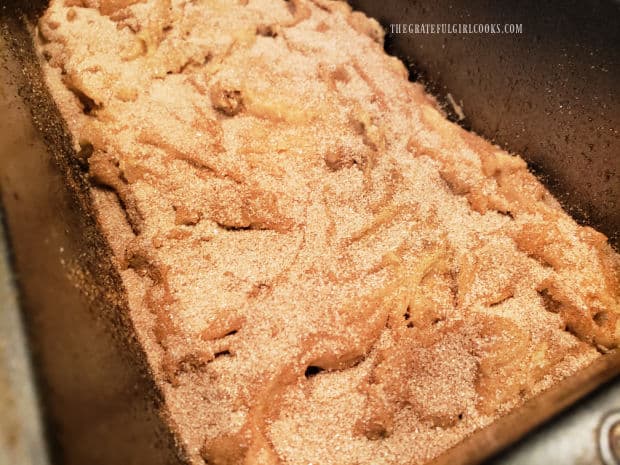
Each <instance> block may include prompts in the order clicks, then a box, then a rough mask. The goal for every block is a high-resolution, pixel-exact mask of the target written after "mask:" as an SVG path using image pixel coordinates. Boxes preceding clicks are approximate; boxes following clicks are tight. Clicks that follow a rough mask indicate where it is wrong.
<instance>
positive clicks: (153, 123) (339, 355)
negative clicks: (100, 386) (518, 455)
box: [38, 0, 620, 465]
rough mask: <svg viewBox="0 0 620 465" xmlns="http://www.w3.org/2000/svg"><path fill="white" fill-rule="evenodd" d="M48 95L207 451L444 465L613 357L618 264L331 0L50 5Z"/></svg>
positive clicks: (146, 332)
mask: <svg viewBox="0 0 620 465" xmlns="http://www.w3.org/2000/svg"><path fill="white" fill-rule="evenodd" d="M38 38H39V47H40V52H41V56H42V59H43V60H44V66H45V69H46V73H47V79H48V81H49V86H50V89H51V91H52V94H53V96H54V98H55V99H56V101H57V102H58V105H59V108H60V110H61V112H62V114H63V116H64V118H65V120H66V121H67V124H68V127H69V130H70V132H71V134H72V135H73V138H74V142H75V147H76V156H77V157H78V158H79V163H81V164H82V165H83V166H84V169H85V170H87V171H88V178H89V179H90V181H91V183H92V189H91V191H92V198H93V202H94V204H95V206H96V208H97V211H98V216H99V220H100V222H101V224H102V227H103V228H104V231H105V233H106V235H107V237H108V239H109V241H110V243H111V246H112V247H113V250H114V252H115V260H116V264H117V266H118V269H119V270H120V273H121V276H122V278H123V282H124V284H125V287H126V289H127V292H128V298H129V302H130V304H131V305H130V312H131V318H132V320H133V321H134V323H135V326H136V330H137V332H138V336H139V338H140V341H141V343H142V345H143V346H144V348H145V352H146V354H147V357H148V360H149V363H150V365H151V367H152V369H153V372H154V374H155V377H156V381H157V384H158V385H159V387H160V388H161V390H162V392H163V393H164V397H165V409H166V411H167V413H168V418H169V419H170V423H171V426H172V427H173V429H174V431H175V432H176V435H177V437H178V439H179V443H180V444H182V446H183V447H184V448H185V450H186V452H187V454H188V456H189V458H190V460H191V462H192V463H196V464H201V463H205V462H206V463H208V464H213V465H250V464H256V465H275V464H282V465H284V464H286V465H302V464H309V463H313V464H322V465H361V464H370V463H372V464H377V465H382V464H385V465H388V464H389V465H402V464H406V463H411V464H413V463H416V464H421V463H424V462H426V461H428V460H430V459H432V458H434V457H436V456H437V455H439V454H440V453H441V452H443V451H445V450H446V449H448V448H450V447H451V446H453V445H454V444H456V443H458V442H459V441H460V440H462V439H463V438H464V437H466V436H467V435H468V434H470V433H471V432H473V431H474V430H476V429H478V428H481V427H484V426H486V425H488V424H490V423H491V422H493V421H494V420H495V419H496V418H498V417H499V416H501V415H502V414H505V413H506V412H508V411H510V410H511V409H514V408H518V407H519V405H521V404H522V403H523V402H524V401H525V400H527V399H529V398H531V397H532V396H535V395H536V394H538V393H540V392H542V391H543V390H545V389H547V388H549V387H550V386H552V385H553V384H555V383H557V382H558V381H559V380H561V379H563V378H565V377H567V376H570V375H571V374H573V373H574V372H576V371H578V370H579V369H581V368H583V367H585V366H586V365H588V364H589V363H591V362H592V361H593V360H594V359H596V358H597V357H599V356H600V353H601V352H604V351H606V350H608V349H610V348H613V347H615V346H616V345H617V343H618V340H619V336H620V332H619V328H620V326H619V324H618V311H619V310H618V308H619V307H618V263H619V261H618V255H616V254H615V253H614V252H613V251H612V249H611V248H610V247H609V245H608V244H607V241H606V238H605V237H604V236H603V235H601V234H599V233H597V232H596V231H594V230H592V229H591V228H588V227H581V226H579V225H577V224H576V223H575V222H574V221H573V220H572V219H571V218H570V217H569V216H568V215H567V214H566V213H565V212H564V211H563V210H562V209H561V207H560V206H559V204H558V202H557V201H556V200H555V199H554V198H553V197H552V196H551V195H550V194H549V193H548V192H547V191H546V190H545V188H544V187H543V186H542V185H541V184H540V183H539V182H538V181H537V180H536V179H535V178H534V176H532V175H531V174H530V173H529V172H528V170H527V166H526V164H525V163H524V162H523V160H522V159H521V158H519V157H518V156H511V155H509V154H507V153H506V152H504V151H503V150H501V149H500V148H498V147H496V146H494V145H492V144H490V143H488V142H486V141H485V140H483V139H481V138H480V137H478V136H477V135H475V134H472V133H469V132H466V131H464V130H463V129H461V128H460V127H458V126H456V125H454V124H452V123H450V122H449V121H448V120H446V119H445V117H444V115H443V113H442V111H441V109H440V108H439V107H438V106H437V104H436V102H435V101H434V99H433V98H432V97H430V96H429V95H428V94H427V93H425V91H424V89H423V88H422V87H421V86H420V85H419V84H415V83H411V82H409V81H408V78H407V77H408V73H407V71H406V69H405V67H404V66H403V65H402V63H401V62H400V61H398V60H397V59H395V58H393V57H390V56H388V55H387V54H385V52H384V50H383V43H382V41H383V30H382V28H381V27H380V26H379V24H378V23H377V22H376V21H374V20H372V19H369V18H367V17H365V16H364V15H363V14H362V13H359V12H353V11H351V9H350V7H349V6H347V5H346V4H345V3H343V2H338V1H329V0H314V1H308V0H290V1H281V0H245V1H242V0H239V1H232V0H221V1H218V0H203V1H198V0H197V1H189V0H148V1H139V0H53V1H52V2H51V4H50V6H49V9H48V10H47V12H46V13H45V15H44V16H43V17H42V19H41V20H40V22H39V25H38Z"/></svg>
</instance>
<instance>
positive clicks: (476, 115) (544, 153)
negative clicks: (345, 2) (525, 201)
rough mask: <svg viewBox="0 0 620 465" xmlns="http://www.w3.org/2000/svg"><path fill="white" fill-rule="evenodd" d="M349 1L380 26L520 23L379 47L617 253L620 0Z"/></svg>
mask: <svg viewBox="0 0 620 465" xmlns="http://www.w3.org/2000/svg"><path fill="white" fill-rule="evenodd" d="M351 3H352V4H353V5H354V7H356V8H358V9H360V10H362V11H364V12H366V13H367V14H368V15H370V16H374V17H375V18H377V19H378V20H379V21H380V22H381V23H382V24H383V25H385V26H387V25H389V24H394V23H407V24H411V23H417V24H422V23H449V24H454V23H461V24H462V23H470V24H471V23H474V24H479V23H494V24H495V23H499V24H502V25H503V24H506V23H512V24H514V23H517V24H519V23H520V24H522V25H523V33H522V34H514V35H512V34H511V35H495V34H469V35H462V34H455V35H447V34H409V33H407V34H388V36H387V40H386V43H387V46H386V48H387V50H388V51H389V52H390V53H393V54H395V55H397V56H399V57H401V58H403V59H405V60H406V61H407V62H408V63H410V64H411V65H412V69H413V77H414V78H419V79H421V80H422V81H423V82H425V83H426V84H427V86H428V88H429V90H430V91H431V92H432V93H433V94H435V95H437V96H438V97H440V99H441V98H443V101H444V102H445V97H446V95H447V94H448V93H450V94H451V95H452V97H453V98H454V100H455V101H456V102H458V103H459V104H461V102H462V104H461V105H462V107H463V110H464V113H465V116H466V118H465V119H464V120H463V121H462V122H461V124H463V125H464V126H465V127H467V128H471V129H473V130H474V131H476V132H477V133H479V134H482V135H483V136H485V137H487V138H489V139H491V140H493V141H494V142H496V143H498V144H500V145H501V146H503V147H504V148H506V149H508V150H509V151H511V152H515V153H519V154H522V155H523V156H524V158H525V159H526V160H527V161H528V163H529V164H530V166H531V167H532V169H533V170H534V171H535V172H536V174H538V175H539V176H540V177H541V178H542V179H543V181H544V182H545V183H546V185H547V186H548V187H549V189H550V190H551V191H552V192H553V193H554V194H555V195H556V197H558V198H559V199H560V201H561V202H562V204H563V205H564V207H565V208H567V209H568V210H569V211H570V212H571V214H572V215H573V216H574V217H575V218H577V220H578V221H580V222H583V223H586V224H589V225H592V226H594V227H595V228H597V229H599V230H601V231H602V232H604V233H605V234H607V235H608V236H609V237H610V239H611V241H612V243H613V244H614V245H615V247H616V249H617V248H618V245H619V236H618V234H619V232H618V230H619V229H620V228H619V225H620V179H619V175H620V134H619V132H618V131H619V128H620V96H619V95H618V86H619V84H620V3H619V2H615V1H614V0H592V1H580V0H568V1H552V2H545V1H537V0H526V1H522V2H505V1H499V2H498V1H494V0H469V1H467V2H458V1H455V0H433V1H419V0H391V1H383V2H378V1H376V0H353V1H351ZM388 32H389V31H388ZM446 109H447V110H450V109H449V108H446ZM453 115H454V114H453Z"/></svg>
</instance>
